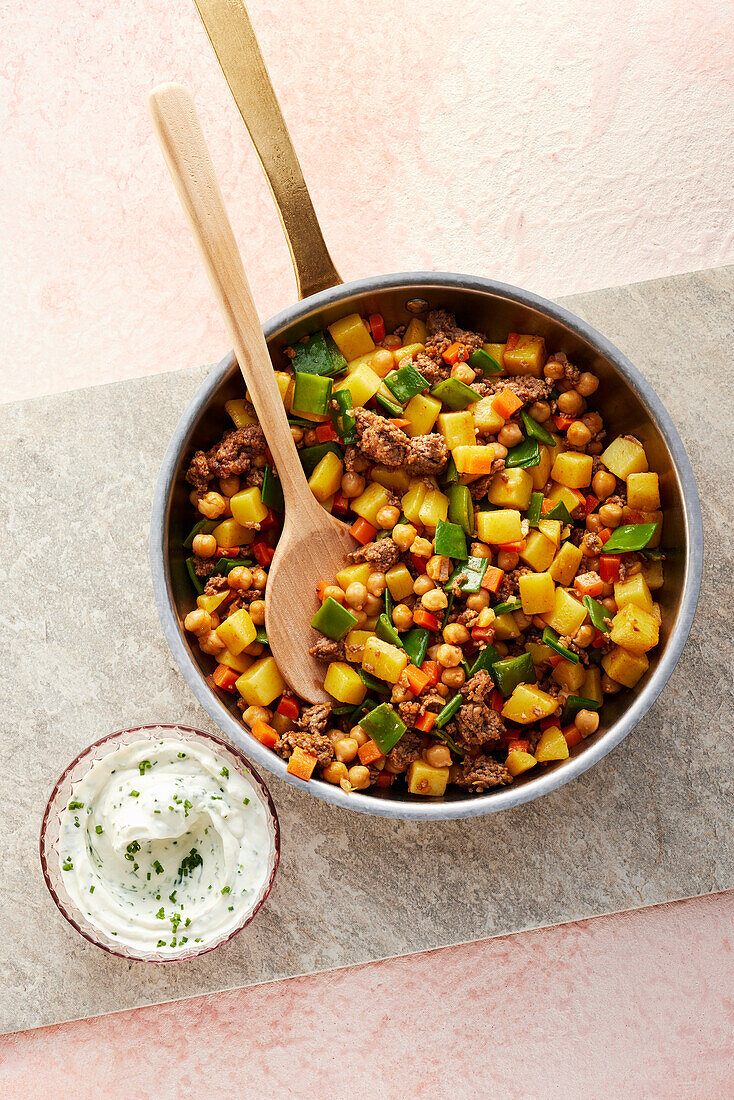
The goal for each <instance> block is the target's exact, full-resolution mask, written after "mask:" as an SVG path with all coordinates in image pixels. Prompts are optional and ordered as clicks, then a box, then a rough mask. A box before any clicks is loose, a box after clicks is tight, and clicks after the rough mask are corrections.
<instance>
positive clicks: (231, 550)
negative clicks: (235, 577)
mask: <svg viewBox="0 0 734 1100" xmlns="http://www.w3.org/2000/svg"><path fill="white" fill-rule="evenodd" d="M239 553H240V548H239V546H218V547H217V549H216V551H215V553H214V557H215V558H236V557H238V556H239Z"/></svg>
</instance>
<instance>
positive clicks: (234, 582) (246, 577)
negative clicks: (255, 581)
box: [227, 565, 252, 592]
mask: <svg viewBox="0 0 734 1100" xmlns="http://www.w3.org/2000/svg"><path fill="white" fill-rule="evenodd" d="M227 584H228V585H229V587H230V588H236V589H237V591H238V592H246V591H247V589H248V588H249V587H250V585H251V584H252V572H251V570H250V569H248V568H247V566H246V565H235V567H234V569H231V570H230V572H229V576H228V577H227Z"/></svg>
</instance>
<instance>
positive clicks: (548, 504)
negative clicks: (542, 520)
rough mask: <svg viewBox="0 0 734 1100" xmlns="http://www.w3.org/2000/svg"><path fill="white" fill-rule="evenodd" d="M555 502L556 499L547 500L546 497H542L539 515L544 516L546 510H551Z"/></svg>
mask: <svg viewBox="0 0 734 1100" xmlns="http://www.w3.org/2000/svg"><path fill="white" fill-rule="evenodd" d="M557 503H558V501H556V500H548V497H543V500H542V501H541V504H540V514H541V516H544V515H545V513H546V512H552V511H553V509H554V508H555V506H556V504H557Z"/></svg>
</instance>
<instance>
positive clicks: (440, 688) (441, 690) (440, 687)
mask: <svg viewBox="0 0 734 1100" xmlns="http://www.w3.org/2000/svg"><path fill="white" fill-rule="evenodd" d="M433 690H434V691H435V692H436V693H437V694H438V695H440V696H441V698H442V699H445V698H446V696H447V695H448V693H449V689H448V688H447V687H446V685H445V684H442V683H441V682H440V681H439V683H437V684H436V686H435V687H434V689H433Z"/></svg>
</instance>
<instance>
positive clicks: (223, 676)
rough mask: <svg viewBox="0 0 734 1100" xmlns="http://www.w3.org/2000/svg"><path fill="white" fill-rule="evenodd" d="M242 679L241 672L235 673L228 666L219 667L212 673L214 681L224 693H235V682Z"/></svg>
mask: <svg viewBox="0 0 734 1100" xmlns="http://www.w3.org/2000/svg"><path fill="white" fill-rule="evenodd" d="M239 677H240V673H239V672H235V670H234V669H233V668H230V667H229V666H228V665H217V667H216V668H215V669H214V672H213V673H212V680H213V681H214V683H215V684H216V685H217V687H218V688H221V689H222V691H234V685H235V681H236V680H238V679H239Z"/></svg>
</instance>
